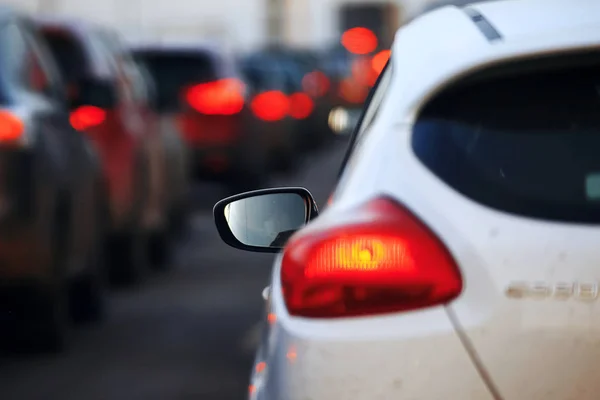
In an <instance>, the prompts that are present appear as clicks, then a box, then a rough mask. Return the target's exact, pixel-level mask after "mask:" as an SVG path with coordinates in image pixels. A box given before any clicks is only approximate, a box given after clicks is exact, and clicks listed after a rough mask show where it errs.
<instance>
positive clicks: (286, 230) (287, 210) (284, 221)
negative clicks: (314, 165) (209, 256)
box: [213, 187, 319, 253]
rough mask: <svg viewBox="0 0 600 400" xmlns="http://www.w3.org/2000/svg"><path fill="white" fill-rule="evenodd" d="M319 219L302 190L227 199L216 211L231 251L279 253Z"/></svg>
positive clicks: (275, 190) (268, 191) (260, 192)
mask: <svg viewBox="0 0 600 400" xmlns="http://www.w3.org/2000/svg"><path fill="white" fill-rule="evenodd" d="M318 215H319V210H318V207H317V204H316V202H315V200H314V198H313V196H312V194H311V193H310V192H309V191H308V190H307V189H305V188H302V187H282V188H270V189H260V190H254V191H251V192H245V193H241V194H237V195H234V196H230V197H227V198H225V199H222V200H220V201H219V202H217V203H216V204H215V206H214V208H213V216H214V219H215V225H216V227H217V231H218V232H219V236H220V237H221V239H222V240H223V241H224V242H225V243H226V244H228V245H229V246H231V247H234V248H237V249H241V250H246V251H253V252H257V253H278V252H279V251H280V250H281V249H282V248H283V247H284V246H285V242H287V239H289V237H290V236H291V235H292V234H294V233H295V232H296V231H297V230H298V229H300V228H302V227H303V226H304V225H306V224H307V223H308V222H310V221H311V220H313V219H314V218H316V217H317V216H318Z"/></svg>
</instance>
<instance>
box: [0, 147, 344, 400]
mask: <svg viewBox="0 0 600 400" xmlns="http://www.w3.org/2000/svg"><path fill="white" fill-rule="evenodd" d="M344 148H345V145H344V144H343V143H342V144H338V145H337V147H334V148H332V149H328V150H323V151H322V152H321V153H320V154H315V155H313V156H311V157H309V158H308V159H307V160H305V161H304V165H303V166H301V167H300V168H299V172H298V173H295V174H291V176H289V177H281V178H275V179H274V182H273V186H285V185H299V186H305V187H307V188H308V189H309V190H310V191H311V192H312V193H313V195H314V196H315V198H316V199H317V201H318V202H319V205H323V204H324V202H325V201H326V199H327V196H328V195H329V193H330V190H331V189H332V185H333V183H334V181H335V175H336V173H337V170H338V167H339V164H340V162H341V159H342V157H343V151H344ZM219 197H220V193H219V192H218V190H215V188H211V187H204V185H203V186H202V187H200V186H198V187H197V188H196V189H195V191H194V198H196V199H197V204H198V206H199V207H200V210H199V211H198V212H197V213H196V214H195V216H194V218H193V221H192V225H193V229H192V231H193V232H192V234H191V236H190V237H189V238H188V239H186V241H185V243H184V244H182V245H181V249H180V251H178V255H177V257H176V260H175V268H174V269H173V270H172V271H170V272H168V273H166V274H162V275H156V276H154V277H152V278H151V279H150V280H149V281H148V282H147V283H146V284H145V285H143V286H142V287H141V288H140V289H139V290H137V291H126V292H122V293H114V294H113V295H112V296H111V297H112V298H111V313H110V317H109V318H108V320H107V321H106V323H105V324H104V325H102V326H101V327H90V328H89V329H87V330H78V331H76V332H75V333H74V338H73V341H74V346H73V348H72V351H71V352H70V353H69V354H68V355H66V356H63V357H39V356H38V357H33V356H27V357H24V356H13V357H8V358H6V357H4V358H2V359H0V399H2V400H30V399H36V400H38V399H44V400H54V399H56V400H82V399H85V400H121V399H122V400H142V399H143V400H191V399H207V400H225V399H227V400H230V399H231V400H238V399H243V398H244V396H245V393H246V390H247V384H248V377H249V372H250V367H251V363H252V358H253V353H252V349H251V348H249V345H252V337H253V334H252V332H253V331H254V330H255V327H256V322H257V320H258V318H259V317H260V313H261V307H262V298H261V291H262V289H263V288H264V287H265V286H266V285H267V283H268V277H269V273H270V268H271V260H272V258H273V256H271V255H268V254H266V255H265V254H253V253H247V252H242V251H238V250H235V249H231V248H229V247H227V246H226V245H224V244H223V243H222V242H221V241H220V239H219V238H218V235H217V233H216V230H215V229H214V226H213V223H212V216H211V212H210V210H211V207H212V204H214V202H215V201H216V200H218V199H219ZM249 342H250V343H249Z"/></svg>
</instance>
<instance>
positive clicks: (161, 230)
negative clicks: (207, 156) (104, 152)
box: [101, 30, 188, 269]
mask: <svg viewBox="0 0 600 400" xmlns="http://www.w3.org/2000/svg"><path fill="white" fill-rule="evenodd" d="M101 33H102V38H103V40H104V43H105V45H106V46H107V48H108V49H109V50H110V51H111V54H112V55H113V56H114V59H115V60H116V61H117V63H118V65H120V67H122V69H123V71H124V73H126V76H127V78H128V79H129V80H130V82H132V84H131V85H130V86H131V88H132V92H133V94H134V95H135V99H136V100H137V104H138V105H139V110H140V111H141V117H142V118H141V121H142V122H143V131H144V132H145V133H146V136H147V139H146V145H147V147H146V151H148V153H149V160H150V163H149V174H148V175H149V176H148V177H149V188H148V189H149V199H148V206H147V207H145V208H144V210H145V212H146V213H145V215H144V217H143V220H144V221H145V222H144V226H145V227H146V228H147V229H148V230H149V243H148V255H149V256H150V261H151V263H152V265H153V266H155V267H159V268H161V269H165V268H167V267H169V266H170V261H171V260H170V254H171V244H172V241H171V236H170V234H171V233H175V232H173V228H175V227H177V226H179V227H181V226H182V220H183V219H184V218H185V217H186V211H187V206H186V202H187V194H188V193H187V187H186V186H187V185H186V183H187V182H186V176H187V171H185V169H182V168H181V167H182V164H183V166H184V167H185V156H186V153H185V152H184V151H183V146H182V143H181V138H180V137H179V135H177V134H173V133H172V131H171V130H170V129H164V121H162V119H161V115H160V114H159V112H158V110H157V107H156V105H157V100H158V99H157V94H156V87H155V83H154V82H153V80H152V76H151V75H150V74H149V72H148V71H147V69H146V68H145V66H144V65H143V64H140V63H139V62H137V61H135V60H134V58H133V54H132V53H131V51H130V50H129V49H128V48H127V46H126V45H125V43H124V42H123V40H122V38H121V36H120V35H118V34H117V33H116V32H115V31H112V30H103V31H102V32H101Z"/></svg>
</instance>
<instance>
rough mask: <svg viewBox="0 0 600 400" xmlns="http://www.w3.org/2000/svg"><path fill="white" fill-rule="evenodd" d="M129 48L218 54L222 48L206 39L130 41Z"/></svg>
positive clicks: (134, 49)
mask: <svg viewBox="0 0 600 400" xmlns="http://www.w3.org/2000/svg"><path fill="white" fill-rule="evenodd" d="M129 48H130V49H131V50H133V51H156V52H159V51H174V52H177V51H182V52H194V51H197V52H199V53H211V54H218V53H220V52H222V51H223V50H222V49H221V48H220V46H219V45H218V44H217V43H214V42H211V41H208V40H196V41H193V42H187V41H173V40H169V41H146V42H136V43H130V44H129Z"/></svg>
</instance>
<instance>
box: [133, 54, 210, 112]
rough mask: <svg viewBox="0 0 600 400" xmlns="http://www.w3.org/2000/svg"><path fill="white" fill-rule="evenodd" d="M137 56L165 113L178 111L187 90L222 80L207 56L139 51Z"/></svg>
mask: <svg viewBox="0 0 600 400" xmlns="http://www.w3.org/2000/svg"><path fill="white" fill-rule="evenodd" d="M134 56H135V58H136V60H137V61H139V62H140V63H142V64H143V65H144V66H145V67H146V68H147V70H148V72H149V73H150V74H151V75H152V78H153V79H154V82H155V83H156V90H157V94H158V103H159V108H160V109H161V110H166V109H169V110H173V109H176V108H178V107H179V99H180V95H181V90H182V89H183V88H184V87H186V86H189V85H191V84H194V83H204V82H210V81H213V80H216V79H218V78H219V71H217V66H216V65H215V60H214V59H213V58H212V57H210V55H208V54H206V53H201V52H193V53H192V52H190V53H183V52H181V53H169V52H163V51H136V52H134Z"/></svg>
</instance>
